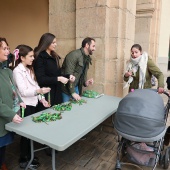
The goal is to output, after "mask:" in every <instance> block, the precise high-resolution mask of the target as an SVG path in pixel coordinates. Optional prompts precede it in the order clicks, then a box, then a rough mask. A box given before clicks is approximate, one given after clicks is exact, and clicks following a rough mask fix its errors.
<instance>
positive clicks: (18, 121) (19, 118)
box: [12, 114, 23, 123]
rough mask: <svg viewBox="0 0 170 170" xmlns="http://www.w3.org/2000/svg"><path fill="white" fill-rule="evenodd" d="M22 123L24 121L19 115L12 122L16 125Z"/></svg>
mask: <svg viewBox="0 0 170 170" xmlns="http://www.w3.org/2000/svg"><path fill="white" fill-rule="evenodd" d="M22 121H23V119H22V118H21V117H20V116H19V115H17V114H16V115H15V116H14V117H13V119H12V122H14V123H21V122H22Z"/></svg>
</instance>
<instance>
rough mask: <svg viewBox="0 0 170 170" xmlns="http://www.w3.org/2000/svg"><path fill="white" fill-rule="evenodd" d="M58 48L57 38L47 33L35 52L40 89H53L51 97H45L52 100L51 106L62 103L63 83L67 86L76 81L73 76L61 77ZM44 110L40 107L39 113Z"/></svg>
mask: <svg viewBox="0 0 170 170" xmlns="http://www.w3.org/2000/svg"><path fill="white" fill-rule="evenodd" d="M56 46H57V42H56V37H55V36H54V35H53V34H51V33H45V34H43V35H42V36H41V38H40V41H39V44H38V46H37V47H36V48H35V50H34V53H35V63H34V70H35V75H36V78H37V81H38V84H39V85H40V87H50V88H51V91H50V95H45V98H46V100H50V103H51V106H53V105H55V104H60V103H62V92H61V83H63V84H66V83H67V82H68V81H74V80H75V77H74V76H72V75H67V78H66V77H64V76H61V69H60V65H59V60H60V57H59V55H57V53H56V52H55V47H56ZM43 109H44V108H42V107H39V109H38V111H40V110H43Z"/></svg>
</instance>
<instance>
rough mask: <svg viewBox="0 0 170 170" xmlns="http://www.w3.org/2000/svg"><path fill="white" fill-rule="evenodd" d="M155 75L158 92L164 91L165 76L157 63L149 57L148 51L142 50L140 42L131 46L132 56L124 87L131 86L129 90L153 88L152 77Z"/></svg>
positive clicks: (125, 75)
mask: <svg viewBox="0 0 170 170" xmlns="http://www.w3.org/2000/svg"><path fill="white" fill-rule="evenodd" d="M152 75H154V76H155V77H156V78H157V80H158V93H163V92H164V76H163V74H162V72H161V71H160V69H159V68H158V67H157V66H156V64H155V63H154V62H153V61H152V59H150V58H149V56H148V54H147V53H146V52H142V47H141V46H140V45H139V44H134V45H133V46H132V47H131V58H130V61H129V63H128V64H127V70H126V72H125V74H124V81H126V82H127V83H126V84H125V86H124V88H126V87H128V85H130V86H129V91H132V90H134V89H146V88H151V87H152V84H151V77H152Z"/></svg>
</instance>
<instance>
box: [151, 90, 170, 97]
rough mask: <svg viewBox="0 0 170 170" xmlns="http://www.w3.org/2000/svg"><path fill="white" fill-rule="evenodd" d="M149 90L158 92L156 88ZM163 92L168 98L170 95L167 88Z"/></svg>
mask: <svg viewBox="0 0 170 170" xmlns="http://www.w3.org/2000/svg"><path fill="white" fill-rule="evenodd" d="M151 90H153V91H155V92H158V89H151ZM163 94H165V95H166V96H167V97H168V98H170V95H169V93H168V91H167V90H164V92H163Z"/></svg>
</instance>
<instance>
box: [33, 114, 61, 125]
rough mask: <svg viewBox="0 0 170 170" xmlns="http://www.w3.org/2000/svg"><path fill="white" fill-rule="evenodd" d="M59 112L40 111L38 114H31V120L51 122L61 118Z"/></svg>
mask: <svg viewBox="0 0 170 170" xmlns="http://www.w3.org/2000/svg"><path fill="white" fill-rule="evenodd" d="M61 118H62V116H61V113H53V114H51V113H42V114H41V115H40V116H32V121H33V122H35V123H39V122H51V121H56V120H57V119H61Z"/></svg>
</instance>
